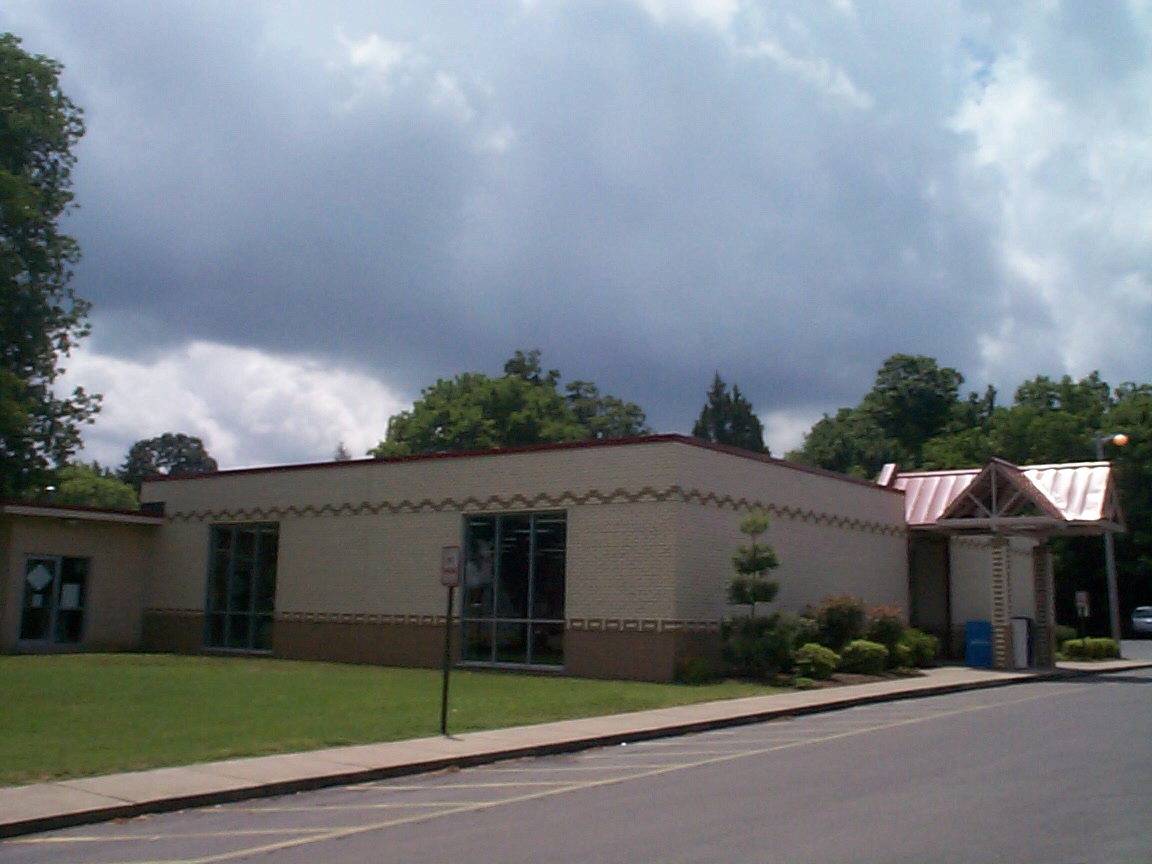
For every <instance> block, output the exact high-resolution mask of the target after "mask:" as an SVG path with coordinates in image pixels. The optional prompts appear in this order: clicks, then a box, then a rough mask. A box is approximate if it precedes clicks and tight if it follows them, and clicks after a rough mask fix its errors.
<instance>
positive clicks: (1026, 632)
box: [1012, 617, 1032, 669]
mask: <svg viewBox="0 0 1152 864" xmlns="http://www.w3.org/2000/svg"><path fill="white" fill-rule="evenodd" d="M1031 665H1032V619H1031V618H1024V617H1017V618H1013V619H1012V668H1013V669H1027V668H1028V667H1029V666H1031Z"/></svg>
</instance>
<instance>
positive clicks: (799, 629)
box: [792, 615, 820, 648]
mask: <svg viewBox="0 0 1152 864" xmlns="http://www.w3.org/2000/svg"><path fill="white" fill-rule="evenodd" d="M819 641H820V627H819V625H817V624H816V619H815V618H813V617H812V616H811V615H799V616H797V618H796V635H795V636H793V637H792V644H793V645H795V646H796V647H797V648H801V647H803V646H805V645H807V644H808V643H809V642H819Z"/></svg>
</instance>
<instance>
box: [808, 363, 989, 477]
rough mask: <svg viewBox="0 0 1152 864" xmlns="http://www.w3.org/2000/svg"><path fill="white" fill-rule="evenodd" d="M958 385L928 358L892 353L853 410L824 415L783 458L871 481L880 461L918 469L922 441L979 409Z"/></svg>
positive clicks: (957, 377)
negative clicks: (964, 400) (965, 398)
mask: <svg viewBox="0 0 1152 864" xmlns="http://www.w3.org/2000/svg"><path fill="white" fill-rule="evenodd" d="M963 383H964V376H963V375H961V374H960V373H959V372H957V371H956V370H955V369H953V368H951V367H948V366H940V365H939V364H938V363H937V362H936V361H935V360H934V359H932V358H931V357H923V356H920V355H912V354H893V355H892V356H891V357H889V358H888V359H887V360H885V361H884V363H883V365H882V366H881V367H880V369H879V370H877V372H876V380H875V382H874V383H873V385H872V389H871V390H870V391H869V392H868V393H867V394H865V396H864V398H863V399H862V400H861V401H860V404H859V405H857V406H856V407H855V408H842V409H841V410H840V411H838V412H837V413H836V414H835V415H834V416H829V415H827V414H826V415H824V417H823V418H822V419H821V420H819V421H817V423H816V424H815V425H814V426H813V427H812V429H811V430H810V431H809V433H808V434H807V435H806V436H805V438H804V443H803V444H802V445H801V447H800V449H799V450H795V451H792V452H791V453H789V454H788V455H787V457H786V458H788V459H793V460H795V461H797V462H804V463H806V464H809V465H815V466H817V467H819V468H827V469H829V470H831V471H841V472H843V473H845V474H852V475H855V476H859V477H873V476H875V475H876V474H877V472H879V471H880V469H881V468H882V467H883V466H884V463H886V462H897V463H899V464H900V465H902V466H903V467H904V468H906V469H911V468H918V467H920V466H921V464H923V458H924V455H923V454H924V447H925V445H926V444H927V442H928V441H930V440H932V439H933V438H934V437H935V436H937V435H940V434H941V433H942V432H944V431H945V430H947V429H951V428H954V427H956V426H957V425H961V426H962V425H963V423H964V418H965V417H966V416H967V415H969V414H970V415H973V416H978V415H979V413H980V411H981V410H982V409H983V400H981V399H980V398H979V397H978V398H976V399H975V400H970V401H969V402H968V403H962V402H961V401H960V396H959V392H960V385H961V384H963ZM989 398H990V399H992V400H993V401H994V400H995V391H990V393H989V394H986V396H985V397H984V399H989Z"/></svg>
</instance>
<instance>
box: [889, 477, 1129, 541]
mask: <svg viewBox="0 0 1152 864" xmlns="http://www.w3.org/2000/svg"><path fill="white" fill-rule="evenodd" d="M981 470H982V469H980V468H965V469H962V470H958V471H909V472H905V473H900V474H898V475H896V479H895V481H894V482H893V484H892V485H893V486H894V487H895V488H897V489H903V490H904V515H905V518H906V519H907V520H908V525H909V527H918V526H920V527H923V526H928V525H934V524H936V521H937V520H938V519H939V518H940V517H941V515H943V513H944V511H945V510H947V509H948V506H949V505H950V504H951V503H952V502H953V501H955V500H956V499H957V498H958V497H959V496H960V495H961V494H963V492H964V490H965V489H967V488H968V487H969V486H970V485H971V484H972V481H973V480H975V479H976V477H977V476H979V474H980V472H981ZM1020 471H1021V473H1023V474H1024V476H1025V477H1027V478H1028V480H1029V481H1030V482H1031V483H1032V485H1033V486H1035V487H1036V489H1037V490H1039V491H1040V492H1041V493H1042V494H1043V495H1044V497H1045V498H1047V500H1048V501H1049V502H1050V503H1051V504H1052V505H1053V506H1054V507H1055V508H1056V509H1057V510H1058V511H1060V515H1061V516H1062V517H1063V518H1064V519H1065V520H1066V521H1068V522H1100V521H1104V520H1111V521H1120V516H1119V513H1118V510H1117V508H1116V506H1115V502H1114V501H1112V502H1110V501H1109V499H1110V497H1111V496H1110V489H1111V482H1112V466H1111V464H1109V463H1108V462H1074V463H1067V464H1063V465H1026V466H1024V467H1022V468H1020Z"/></svg>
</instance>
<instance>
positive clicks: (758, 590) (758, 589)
mask: <svg viewBox="0 0 1152 864" xmlns="http://www.w3.org/2000/svg"><path fill="white" fill-rule="evenodd" d="M768 525H769V523H768V514H767V513H765V512H764V511H763V510H761V509H760V508H759V507H753V508H752V509H751V510H749V511H748V513H747V515H745V516H744V518H743V519H741V520H740V531H741V533H743V534H747V535H748V538H749V540H750V542H749V543H748V545H746V546H740V547H738V548H737V549H736V554H735V555H733V556H732V566H733V567H735V568H736V575H735V576H734V577H732V579H731V581H729V583H728V600H729V602H731V603H771V602H772V601H773V600H775V599H776V594H777V593H778V592H779V591H780V583H778V582H774V581H773V580H771V579H769V578H768V573H770V572H771V571H773V570H775V569H776V568H777V567H779V566H780V559H779V558H777V557H776V550H775V549H773V548H772V547H771V546H770V545H768V544H767V543H759V542H757V538H758V537H760V535H762V534H764V533H766V532H767V531H768Z"/></svg>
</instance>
